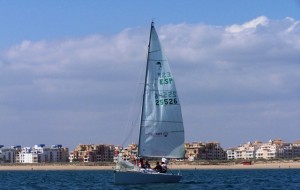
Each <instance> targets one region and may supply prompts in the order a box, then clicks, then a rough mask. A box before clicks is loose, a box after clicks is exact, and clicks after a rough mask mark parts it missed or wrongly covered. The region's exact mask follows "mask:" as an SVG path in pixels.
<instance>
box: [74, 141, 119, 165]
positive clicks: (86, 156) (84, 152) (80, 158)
mask: <svg viewBox="0 0 300 190" xmlns="http://www.w3.org/2000/svg"><path fill="white" fill-rule="evenodd" d="M114 152H115V147H114V145H105V144H80V145H78V146H77V147H76V148H75V150H74V151H72V152H70V155H69V160H70V162H112V161H113V158H114Z"/></svg>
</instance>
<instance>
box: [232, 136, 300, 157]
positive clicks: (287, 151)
mask: <svg viewBox="0 0 300 190" xmlns="http://www.w3.org/2000/svg"><path fill="white" fill-rule="evenodd" d="M226 152H227V159H228V160H233V159H244V160H247V159H266V160H270V159H278V158H282V159H285V158H294V157H300V142H296V143H284V142H283V141H282V140H270V141H269V142H268V143H261V142H258V141H256V142H254V143H251V142H248V143H246V144H244V145H241V146H239V147H237V148H234V149H228V150H227V151H226Z"/></svg>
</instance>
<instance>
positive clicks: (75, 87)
mask: <svg viewBox="0 0 300 190" xmlns="http://www.w3.org/2000/svg"><path fill="white" fill-rule="evenodd" d="M157 30H158V34H159V36H160V38H161V41H162V44H163V46H164V49H165V51H166V54H167V57H168V58H169V62H170V64H171V67H172V70H173V74H174V75H175V78H176V83H177V86H178V87H177V88H178V90H179V96H180V99H181V104H182V110H183V117H184V122H185V128H186V140H187V141H219V142H221V144H222V145H223V146H225V147H228V146H234V145H238V144H240V143H243V142H246V141H252V140H263V141H266V140H269V139H273V138H282V139H283V140H286V141H295V140H297V139H300V137H299V134H300V127H299V124H300V109H299V107H300V62H299V60H300V53H299V52H300V39H299V35H300V21H297V20H294V19H293V18H285V19H282V20H270V19H268V18H266V17H264V16H261V17H258V18H255V19H253V20H251V21H248V22H246V23H244V24H241V25H238V24H233V25H230V26H211V25H205V24H194V25H191V24H188V23H181V24H176V25H164V26H157ZM148 33H149V29H148V28H128V29H124V30H123V31H121V32H120V33H118V34H117V35H114V36H105V35H101V34H99V35H91V36H86V37H84V38H77V39H58V40H57V41H47V40H45V41H37V42H33V41H30V40H24V41H23V42H21V43H20V44H16V45H15V46H13V47H10V48H8V49H6V50H5V51H2V52H0V75H1V81H0V91H1V93H0V102H1V104H0V113H1V116H0V130H1V142H0V143H1V144H5V145H7V146H9V145H14V144H22V145H29V146H30V145H33V144H37V143H46V144H48V145H50V144H56V143H61V144H63V145H66V146H70V147H74V146H76V145H77V144H78V143H113V144H122V143H123V142H124V139H126V137H127V134H128V132H129V131H130V130H132V127H131V125H132V123H133V125H134V127H137V122H136V121H137V120H138V119H137V112H138V106H137V105H138V104H137V103H136V102H139V101H140V94H139V93H140V89H141V84H140V83H141V81H142V80H143V73H144V67H145V62H146V55H147V44H148V36H149V34H148ZM129 141H134V137H133V138H129Z"/></svg>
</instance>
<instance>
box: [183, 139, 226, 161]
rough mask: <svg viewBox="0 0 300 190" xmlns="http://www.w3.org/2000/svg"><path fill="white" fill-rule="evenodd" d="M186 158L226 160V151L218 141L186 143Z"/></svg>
mask: <svg viewBox="0 0 300 190" xmlns="http://www.w3.org/2000/svg"><path fill="white" fill-rule="evenodd" d="M185 150H186V158H187V159H188V160H189V161H193V160H225V159H226V152H225V151H224V149H223V148H222V147H221V145H220V143H218V142H208V143H203V142H193V143H185Z"/></svg>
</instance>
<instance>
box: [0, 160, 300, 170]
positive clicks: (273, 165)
mask: <svg viewBox="0 0 300 190" xmlns="http://www.w3.org/2000/svg"><path fill="white" fill-rule="evenodd" d="M114 167H115V165H113V164H111V165H105V166H103V165H102V166H101V165H76V164H61V165H58V164H26V165H21V164H13V165H10V164H0V171H55V170H61V171H63V170H66V171H70V170H74V171H75V170H110V171H113V169H114ZM168 167H169V169H171V170H240V169H242V170H243V169H300V162H267V163H253V164H252V165H243V164H235V163H226V164H218V165H215V164H214V165H212V164H211V165H209V164H185V163H183V164H180V163H175V164H174V163H171V164H169V165H168Z"/></svg>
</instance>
